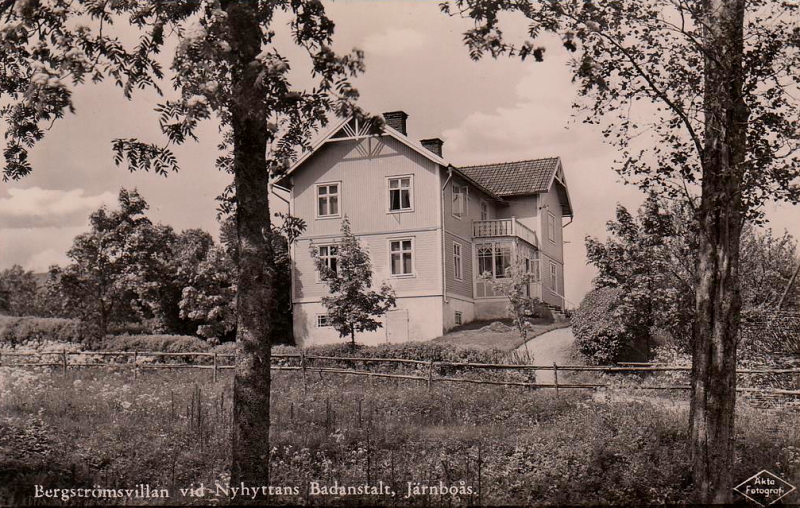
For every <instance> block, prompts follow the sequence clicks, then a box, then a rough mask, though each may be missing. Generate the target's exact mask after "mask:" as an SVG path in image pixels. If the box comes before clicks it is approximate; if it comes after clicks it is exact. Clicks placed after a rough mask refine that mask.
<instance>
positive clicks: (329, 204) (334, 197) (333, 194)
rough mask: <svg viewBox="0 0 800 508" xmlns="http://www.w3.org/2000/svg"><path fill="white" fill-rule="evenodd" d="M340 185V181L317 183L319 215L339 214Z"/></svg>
mask: <svg viewBox="0 0 800 508" xmlns="http://www.w3.org/2000/svg"><path fill="white" fill-rule="evenodd" d="M339 187H340V184H338V183H323V184H319V185H317V217H338V216H339Z"/></svg>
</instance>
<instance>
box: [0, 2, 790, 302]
mask: <svg viewBox="0 0 800 508" xmlns="http://www.w3.org/2000/svg"><path fill="white" fill-rule="evenodd" d="M438 3H439V1H438V0H435V1H429V0H418V1H408V0H381V1H376V0H372V1H366V0H362V1H353V0H351V1H337V2H333V3H331V2H325V5H326V8H327V10H328V13H329V15H330V17H331V18H332V19H333V20H334V22H335V23H336V26H337V29H336V34H335V43H334V49H336V50H338V51H348V50H350V49H351V48H355V47H357V48H360V49H362V50H364V52H365V56H366V73H365V74H364V75H363V76H360V77H359V78H357V79H356V80H355V82H354V83H355V86H356V88H357V89H358V90H359V92H360V93H361V100H360V102H359V104H360V105H361V107H363V108H364V109H366V110H368V111H370V112H373V113H377V112H384V111H395V110H403V111H405V112H406V113H407V114H408V115H409V119H408V130H409V136H410V137H412V138H415V139H425V138H432V137H440V138H442V139H443V140H444V149H443V150H444V154H445V157H446V158H447V159H448V160H449V161H450V162H451V163H453V164H454V165H457V166H458V165H470V164H480V163H488V162H501V161H513V160H522V159H530V158H538V157H554V156H558V157H561V159H562V161H563V165H564V170H565V174H566V180H567V183H568V186H569V191H570V196H571V199H572V203H573V208H574V212H575V217H574V221H573V222H572V223H571V224H570V225H569V226H568V227H567V228H566V229H565V230H564V239H565V242H566V245H565V285H566V297H567V299H568V300H570V301H571V302H573V304H577V303H579V302H580V300H581V298H582V297H583V295H584V294H585V293H586V292H587V291H588V290H589V289H590V288H591V282H592V278H593V277H594V274H595V271H594V269H593V267H591V266H590V265H587V264H586V250H585V243H584V239H585V237H586V236H587V235H591V236H595V237H600V238H604V237H605V234H606V230H605V223H606V221H608V220H609V219H612V218H613V216H614V210H615V207H616V205H617V203H622V204H623V205H625V206H628V207H629V208H631V209H635V208H636V207H637V206H638V205H639V204H640V203H641V201H642V194H641V192H640V191H639V190H638V189H636V188H635V187H632V186H625V185H623V184H622V183H621V182H620V178H619V176H618V175H617V174H616V173H615V172H614V170H613V161H614V159H615V157H616V155H617V151H616V149H615V148H614V147H612V146H610V145H606V144H604V143H603V136H602V134H601V132H600V127H597V126H591V125H587V124H583V123H581V121H580V117H578V118H575V117H573V114H574V110H573V108H572V107H571V106H572V102H573V100H574V99H575V98H576V96H577V94H576V88H575V86H574V85H573V84H572V82H571V74H570V71H569V69H568V67H567V65H566V63H567V61H568V54H567V53H566V51H565V50H563V48H561V46H560V44H559V43H558V41H557V40H552V39H550V40H548V39H545V40H543V41H542V43H543V44H544V45H545V46H546V48H547V51H546V53H545V61H544V62H543V63H537V62H534V61H532V59H528V60H526V61H525V62H520V61H519V60H517V59H513V60H512V59H506V58H504V59H499V60H493V59H491V58H488V57H487V58H484V59H482V60H480V61H478V62H474V61H472V60H470V58H469V56H468V52H467V50H466V48H465V46H464V45H463V42H462V33H463V31H464V30H465V29H466V28H468V27H469V23H468V22H467V21H466V20H463V19H459V18H452V17H448V16H445V15H444V14H442V13H441V12H440V11H439V8H438ZM504 21H505V23H504V32H505V33H506V34H507V35H508V36H510V37H512V38H513V37H515V36H518V37H523V36H524V29H525V23H524V20H522V19H517V18H513V17H507V19H505V20H504ZM278 44H279V45H280V44H283V49H285V52H286V54H287V55H288V56H289V58H290V62H292V65H293V70H292V73H293V74H292V75H293V76H296V82H297V83H298V86H302V84H303V75H304V71H305V69H307V66H304V65H303V63H304V62H302V60H300V59H297V58H292V56H293V55H297V53H296V50H295V49H294V48H292V47H291V44H290V43H289V42H288V39H287V38H286V36H285V35H282V34H281V33H280V32H279V37H278ZM157 101H158V97H156V96H155V95H154V94H148V93H142V94H139V95H136V96H135V97H134V100H133V101H126V100H125V99H124V98H122V96H121V93H120V91H119V90H118V89H116V88H114V87H113V86H112V85H110V84H101V85H89V86H84V87H79V88H77V89H76V90H75V96H74V102H75V107H76V110H77V111H76V114H75V115H70V116H67V118H66V119H65V120H62V121H59V122H57V123H56V124H55V125H54V126H53V127H52V128H51V129H50V130H49V131H48V132H47V134H46V137H45V139H44V141H42V142H40V143H39V144H38V145H37V146H36V147H35V148H34V150H33V152H32V153H31V159H32V165H33V167H34V172H33V173H32V174H31V175H29V176H27V177H25V178H24V179H23V180H20V181H18V182H11V183H0V269H4V268H8V267H10V266H12V265H13V264H19V265H22V266H23V267H24V268H26V269H29V270H34V271H37V272H41V271H45V270H46V269H47V267H48V266H49V265H51V264H65V263H67V262H68V258H67V257H66V251H67V249H69V247H70V245H71V244H72V239H73V238H74V237H75V236H76V235H77V234H80V233H81V232H84V231H86V230H88V225H87V223H88V222H87V218H88V215H89V214H90V213H91V212H92V211H94V210H96V209H97V208H98V207H99V206H102V205H103V204H105V205H108V206H114V204H115V202H116V196H117V194H118V192H119V189H120V187H126V188H133V187H136V188H138V189H139V191H140V193H141V194H142V195H143V196H144V198H145V199H146V200H147V202H148V203H149V204H150V213H149V215H150V217H151V218H152V219H154V220H155V221H160V222H162V223H165V224H169V225H171V226H173V227H174V228H175V229H177V230H181V229H186V228H202V229H205V230H207V231H211V232H213V233H215V234H216V232H217V230H218V228H219V226H218V224H217V222H216V201H215V199H214V198H215V197H216V196H217V195H219V193H220V192H221V191H222V189H223V188H224V187H225V185H227V183H228V182H229V179H230V177H229V176H228V175H226V174H224V173H220V172H218V171H217V170H216V169H215V168H214V160H215V158H216V156H217V152H216V143H217V141H218V139H219V138H218V133H217V126H216V125H214V124H213V123H211V122H208V123H206V124H203V125H202V126H201V128H200V129H199V136H200V142H199V143H188V144H186V145H184V146H181V147H177V149H176V150H175V152H176V154H177V156H178V159H179V161H180V165H181V168H182V169H181V172H179V173H177V174H171V175H170V176H169V177H167V178H164V177H161V176H158V175H155V174H148V173H128V172H127V171H126V170H125V169H124V168H119V167H116V166H114V163H113V160H112V152H111V140H112V139H114V138H117V137H138V138H140V139H142V140H148V141H159V140H161V139H162V138H161V137H160V136H159V131H158V124H157V121H156V116H155V114H154V113H153V111H152V109H153V106H154V105H155V104H156V103H157ZM767 217H768V219H769V220H770V224H771V227H772V228H773V229H774V230H776V231H778V232H782V231H783V230H784V229H786V230H788V231H789V233H791V234H793V235H794V236H795V237H797V238H800V208H799V207H796V206H795V207H792V206H789V205H779V206H769V207H768V209H767Z"/></svg>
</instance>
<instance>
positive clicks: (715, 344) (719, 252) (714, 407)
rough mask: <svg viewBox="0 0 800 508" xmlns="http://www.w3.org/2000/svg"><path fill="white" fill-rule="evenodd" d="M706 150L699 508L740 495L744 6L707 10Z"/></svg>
mask: <svg viewBox="0 0 800 508" xmlns="http://www.w3.org/2000/svg"><path fill="white" fill-rule="evenodd" d="M705 9H706V11H705V12H706V19H705V26H706V32H705V48H706V49H707V50H708V51H709V52H710V55H709V56H707V58H706V61H705V96H704V109H705V120H706V125H705V144H704V154H703V185H702V197H701V204H700V209H699V212H698V213H699V217H698V218H699V221H700V224H701V228H700V237H699V251H698V260H697V279H698V280H697V293H696V300H695V302H696V305H695V324H694V336H693V365H692V367H693V368H692V404H691V416H690V423H691V446H692V466H693V467H692V471H693V475H694V485H695V488H696V489H697V490H696V493H697V499H696V502H699V503H715V504H717V503H728V502H730V501H731V500H732V495H733V490H732V489H733V486H734V484H733V478H732V471H733V465H734V413H735V405H736V340H737V334H738V329H739V313H740V310H741V295H740V289H739V238H740V235H741V230H742V223H743V216H744V205H743V200H742V195H741V187H742V175H743V171H744V159H745V153H746V131H747V120H748V110H747V106H746V105H745V103H744V100H743V98H742V94H741V93H742V81H743V71H742V53H743V49H742V48H743V42H742V34H743V25H744V0H708V1H707V2H706V5H705Z"/></svg>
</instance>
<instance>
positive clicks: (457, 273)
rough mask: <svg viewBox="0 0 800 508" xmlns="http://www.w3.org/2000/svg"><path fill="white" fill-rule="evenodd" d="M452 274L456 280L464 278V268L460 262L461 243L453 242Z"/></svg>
mask: <svg viewBox="0 0 800 508" xmlns="http://www.w3.org/2000/svg"><path fill="white" fill-rule="evenodd" d="M453 276H454V277H455V278H456V280H462V279H463V278H464V270H463V266H462V263H461V244H460V243H458V242H453Z"/></svg>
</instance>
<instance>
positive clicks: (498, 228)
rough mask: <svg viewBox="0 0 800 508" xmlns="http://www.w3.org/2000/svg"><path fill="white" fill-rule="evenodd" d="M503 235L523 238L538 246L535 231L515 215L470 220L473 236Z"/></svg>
mask: <svg viewBox="0 0 800 508" xmlns="http://www.w3.org/2000/svg"><path fill="white" fill-rule="evenodd" d="M503 236H515V237H517V238H520V239H521V240H525V241H526V242H528V243H529V244H531V245H533V246H534V247H536V248H537V249H538V248H539V239H538V237H537V236H536V231H534V230H532V229H530V228H528V227H527V226H524V225H523V224H522V223H520V222H518V221H517V219H516V217H511V218H510V219H494V220H475V221H472V237H473V238H497V237H503Z"/></svg>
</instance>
